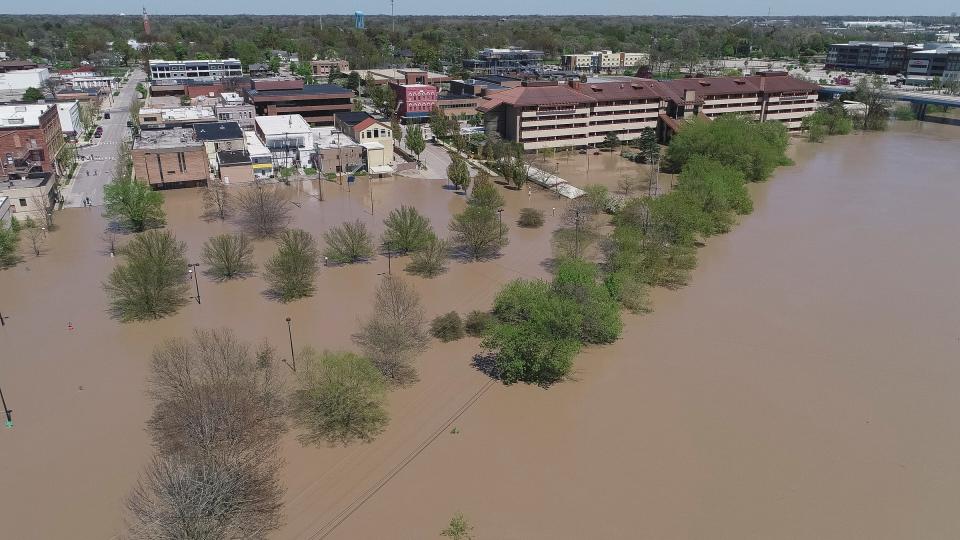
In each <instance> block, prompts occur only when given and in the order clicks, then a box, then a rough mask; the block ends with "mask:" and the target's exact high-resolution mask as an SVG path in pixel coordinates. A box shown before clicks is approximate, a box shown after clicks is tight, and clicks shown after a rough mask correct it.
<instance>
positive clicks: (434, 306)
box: [0, 123, 960, 539]
mask: <svg viewBox="0 0 960 540" xmlns="http://www.w3.org/2000/svg"><path fill="white" fill-rule="evenodd" d="M958 148H960V128H958V127H955V126H947V125H937V124H913V123H910V124H900V125H895V126H894V127H893V128H892V129H891V130H890V131H889V132H886V133H874V134H865V135H864V134H857V135H851V136H846V137H838V138H833V139H828V141H827V143H825V144H819V145H810V144H805V143H800V144H795V145H794V147H793V148H792V149H791V151H792V153H793V157H794V159H795V161H796V166H793V167H787V168H782V169H780V170H779V171H778V172H777V173H776V174H775V176H774V177H773V179H771V180H770V181H769V182H768V183H766V184H761V185H755V186H751V189H752V191H753V194H754V202H755V204H754V206H755V211H754V213H753V214H752V215H750V216H746V217H744V218H743V220H742V223H741V225H740V226H738V227H737V228H735V229H734V231H733V232H732V233H730V234H727V235H725V236H720V237H716V238H711V239H710V241H709V242H708V245H707V246H706V247H704V248H703V249H701V250H700V252H699V257H700V265H699V267H698V268H697V270H696V271H695V272H694V274H693V279H692V283H691V285H689V286H688V287H686V288H683V289H681V290H678V291H665V290H657V291H655V292H654V294H653V300H654V307H655V312H654V313H652V314H650V315H647V316H644V317H635V316H627V317H626V319H627V324H626V328H625V332H624V336H623V338H622V339H621V340H620V341H619V342H617V343H615V344H613V345H611V346H607V347H600V348H590V349H587V350H586V352H584V353H583V354H581V355H580V356H579V357H578V359H577V362H576V366H575V370H576V372H575V379H576V380H574V381H571V382H567V383H564V384H559V385H556V386H555V387H553V388H551V389H549V390H543V389H540V388H535V387H529V386H523V385H517V386H513V387H504V386H502V385H500V384H496V383H495V384H490V382H489V379H488V378H487V377H486V376H484V375H483V374H481V373H479V372H477V371H476V370H474V369H473V368H472V367H471V366H470V363H469V362H470V358H471V356H472V355H473V354H474V353H476V352H478V350H479V347H478V341H477V340H474V339H464V340H461V341H458V342H454V343H448V344H442V343H438V342H434V343H433V344H432V346H431V349H430V350H429V351H428V352H427V353H426V354H424V355H423V357H421V358H420V359H419V361H418V363H417V365H418V368H419V370H420V376H421V381H420V382H419V383H417V384H416V385H414V386H412V387H409V388H405V389H402V390H397V391H394V392H392V393H391V394H390V397H389V401H390V404H389V412H390V415H391V423H390V425H389V426H388V428H387V430H386V432H385V433H384V434H383V435H381V436H380V437H379V438H378V439H377V440H376V441H375V442H373V443H371V444H367V445H354V446H351V447H347V448H340V447H337V448H317V447H303V446H301V445H300V444H299V443H298V442H297V441H296V440H295V438H294V437H295V434H296V433H295V432H294V433H290V434H289V435H288V436H287V437H286V439H285V442H284V458H285V461H286V464H285V467H284V470H283V480H284V483H285V485H286V487H287V493H286V497H285V508H284V512H285V521H286V525H285V526H284V528H282V529H281V530H280V531H279V532H278V533H277V534H276V535H275V537H276V538H282V539H300V538H322V537H327V538H331V539H332V538H342V539H347V538H351V539H352V538H411V539H412V538H417V539H420V538H435V537H438V536H439V531H440V529H441V528H443V526H444V525H445V524H446V523H447V522H448V521H449V519H450V517H451V516H452V515H453V514H454V513H455V512H457V511H460V512H463V513H464V515H465V516H466V517H467V518H468V519H469V521H470V522H471V523H472V524H473V525H474V526H475V527H476V529H475V532H476V534H477V536H478V537H479V538H483V539H492V538H497V539H521V538H523V539H529V538H544V539H546V538H550V539H556V538H570V539H574V538H730V539H743V538H831V539H832V538H836V539H849V538H871V539H881V538H891V539H893V538H898V539H899V538H953V537H957V536H958V535H960V517H958V516H957V512H956V511H955V509H954V508H953V507H954V506H955V505H954V501H956V500H958V498H960V457H958V456H960V414H958V411H960V392H958V391H957V388H958V387H960V362H958V360H960V277H958V276H960V249H957V247H958V240H957V231H958V230H960V213H958V212H957V208H958V207H960V180H958V179H957V170H958V164H960V158H958V157H957V149H958ZM598 157H600V156H598ZM602 157H603V158H604V159H605V160H606V161H609V160H607V158H608V157H611V156H602ZM592 166H593V163H591V167H592ZM565 169H566V167H565V166H564V163H563V160H562V159H561V160H560V171H561V176H564V174H563V173H564V170H565ZM568 180H571V181H573V182H574V183H575V184H578V185H580V184H582V183H587V182H578V181H574V180H572V179H569V178H568ZM602 182H603V183H604V184H607V185H609V186H610V187H614V186H615V185H616V177H615V176H614V175H613V174H610V175H608V177H604V179H603V180H602ZM316 189H317V183H316V182H315V181H314V182H304V183H303V184H300V185H297V186H294V187H293V188H291V192H293V200H294V201H296V202H297V203H298V204H299V205H300V206H299V207H296V208H293V215H294V217H295V226H298V227H302V228H305V229H307V230H309V231H311V232H313V233H314V234H315V235H316V236H317V237H318V239H319V237H320V234H321V232H322V231H323V230H324V229H326V228H328V227H330V226H332V225H335V224H339V223H340V222H342V221H344V220H346V219H355V218H359V219H361V220H363V221H365V222H367V223H368V225H370V226H371V227H372V228H373V230H374V231H375V233H376V234H377V235H379V232H380V231H381V230H382V228H383V227H382V220H383V218H384V216H385V215H386V213H387V212H388V211H389V209H390V208H393V207H396V206H399V205H400V204H401V203H403V204H408V205H414V206H417V207H418V209H420V210H421V211H422V212H423V213H424V214H425V215H427V216H428V217H429V218H430V219H431V221H432V222H433V225H434V227H435V228H436V229H437V230H438V231H439V232H441V233H442V234H446V224H447V222H448V220H449V217H450V215H451V214H452V213H454V212H458V211H459V210H460V209H461V208H462V207H463V206H464V198H463V196H462V195H456V194H454V193H452V192H450V191H448V190H445V189H443V182H442V181H439V180H419V179H397V180H387V181H382V182H376V183H375V185H374V186H373V189H372V193H373V215H371V212H370V207H371V199H370V193H371V190H370V189H369V186H368V185H367V183H366V180H363V181H361V182H360V183H359V184H358V185H356V186H354V187H353V188H352V189H351V192H350V193H347V191H346V188H345V187H343V188H341V187H339V186H337V185H336V184H330V183H326V184H324V195H325V196H326V200H325V201H324V202H320V201H318V200H317V199H316V198H315V197H313V196H311V195H314V194H316ZM503 193H504V195H505V197H506V198H507V208H506V210H505V212H504V222H508V219H509V223H510V225H511V229H510V240H511V243H510V245H509V246H508V247H507V249H506V250H505V253H504V256H503V257H501V258H500V259H497V260H494V261H489V262H484V263H473V264H465V263H461V262H456V261H452V262H451V263H450V270H449V271H448V272H447V273H445V274H443V275H442V276H440V277H438V278H435V279H432V280H425V279H420V278H412V277H409V276H407V278H406V279H408V280H409V281H411V282H412V283H413V284H414V285H415V286H416V288H417V290H418V291H419V292H420V293H421V295H422V296H423V301H424V306H425V308H426V311H427V314H428V317H431V318H432V317H433V316H435V315H437V314H439V313H442V312H446V311H449V310H451V309H456V310H458V311H460V312H461V313H463V312H466V311H469V310H471V309H477V308H480V309H486V308H488V307H489V305H490V302H491V300H492V298H493V295H494V294H495V293H496V291H497V290H498V289H499V287H500V285H501V284H502V283H504V282H506V281H508V280H510V279H513V278H516V277H536V276H545V275H546V270H545V269H544V266H543V264H542V263H543V261H544V260H545V259H546V258H548V257H549V255H550V253H549V251H550V250H549V241H548V236H549V232H550V231H551V230H552V229H553V228H554V227H555V226H556V224H557V220H556V218H554V217H553V216H551V213H552V210H551V209H552V208H554V207H556V208H557V214H558V215H559V214H560V210H561V205H563V204H566V202H565V201H559V200H558V199H556V198H555V197H553V196H552V195H550V194H549V193H545V192H543V191H542V190H540V191H537V190H534V192H533V195H532V197H531V196H528V195H527V193H526V191H525V190H524V191H523V192H518V191H508V190H504V191H503ZM165 195H166V196H167V204H166V210H167V213H168V221H169V227H170V228H171V229H172V230H173V231H174V232H175V233H176V234H177V236H178V238H180V239H181V240H184V241H186V242H187V244H188V248H189V253H190V255H191V258H192V259H194V260H197V259H198V258H199V257H198V255H199V252H200V248H201V246H202V243H203V241H204V240H205V239H206V238H208V237H209V236H212V235H214V234H218V233H220V232H223V231H225V230H232V229H233V228H234V226H233V225H232V224H229V223H227V224H223V223H219V222H213V223H207V222H204V221H202V220H200V219H199V218H198V215H199V213H200V212H199V210H200V209H199V202H198V199H199V197H198V196H197V193H196V192H195V191H193V190H181V191H177V192H167V193H165ZM523 206H534V207H537V208H541V209H543V210H545V212H546V215H547V224H546V225H545V226H544V228H542V229H539V230H525V229H521V228H519V227H517V226H515V225H514V223H513V220H515V218H516V215H517V213H518V211H519V209H520V208H521V207H523ZM58 217H59V220H58V225H59V227H60V230H59V231H57V232H56V233H54V234H53V235H51V237H50V241H49V243H48V252H47V253H45V254H44V255H43V256H41V257H39V258H35V257H33V256H32V254H31V255H27V256H26V260H25V262H24V263H22V264H21V265H19V266H18V267H16V268H14V269H12V270H7V271H4V272H0V312H2V313H3V315H5V316H9V317H10V318H9V319H8V321H7V325H6V326H5V327H3V328H2V329H0V350H2V351H3V352H2V353H0V385H2V388H3V391H4V396H5V397H6V399H7V402H8V405H9V406H10V408H12V409H13V410H14V419H15V421H16V427H15V429H13V430H3V431H0V457H2V459H0V478H2V479H3V480H2V483H0V488H2V489H0V522H2V523H3V524H4V525H3V530H4V533H3V534H2V535H0V536H3V537H5V538H7V537H9V538H17V539H50V538H94V539H96V538H110V537H113V536H114V535H116V534H118V533H119V532H120V531H121V529H122V513H121V510H122V498H123V497H124V496H125V495H126V493H127V492H128V490H129V489H130V488H131V487H132V486H133V484H134V482H135V481H136V476H137V473H138V472H139V471H140V469H141V468H142V467H143V466H144V465H145V464H146V463H147V461H148V459H149V457H150V447H149V441H148V437H147V434H146V432H145V430H144V422H145V420H146V418H147V417H148V415H149V413H150V410H151V407H152V404H151V403H150V402H149V400H148V399H147V397H146V396H145V394H144V390H145V378H146V374H147V366H148V363H149V355H150V352H151V350H152V349H153V348H154V347H155V346H156V345H157V344H159V343H162V342H163V341H164V340H165V339H168V338H170V337H178V336H185V335H187V334H188V333H189V332H190V331H191V330H192V329H193V328H195V327H220V326H226V327H229V328H233V329H234V330H236V332H237V334H238V335H240V336H241V337H243V338H244V339H246V340H248V341H250V342H252V343H255V342H258V341H261V340H263V339H269V340H270V341H271V342H272V343H273V344H274V345H275V346H276V347H277V349H278V351H280V352H281V354H282V353H283V351H287V350H288V349H287V348H288V347H289V345H288V343H287V331H286V323H285V322H284V318H285V317H287V316H289V317H291V318H292V319H293V339H294V343H295V345H296V346H297V347H298V348H299V347H301V346H304V345H308V344H309V345H312V346H314V347H316V348H320V349H322V348H329V349H338V348H352V345H351V343H350V334H351V333H352V332H353V331H354V330H355V329H356V327H357V319H358V317H361V316H364V315H365V314H366V313H367V312H368V310H369V309H370V306H371V303H372V295H373V289H374V287H375V285H376V282H377V280H378V274H379V273H382V272H385V271H387V260H386V259H385V258H383V257H378V258H376V259H375V260H373V261H372V262H370V263H368V264H362V265H355V266H348V267H339V268H323V269H322V270H321V273H320V275H319V277H318V280H317V291H318V292H317V294H316V296H314V297H313V298H310V299H306V300H302V301H299V302H294V303H292V304H288V305H284V304H280V303H277V302H273V301H271V300H269V299H267V298H266V297H265V296H264V295H263V294H262V292H263V290H264V289H265V288H266V287H265V284H264V282H263V280H262V279H261V278H260V277H253V278H250V279H247V280H243V281H240V282H234V283H228V284H216V283H213V282H211V281H210V280H208V279H206V278H205V277H201V282H200V288H201V295H202V299H203V303H202V304H200V305H197V304H196V303H191V304H188V305H186V306H184V307H183V309H181V311H180V312H179V313H178V314H177V315H176V316H174V317H171V318H168V319H165V320H161V321H155V322H149V323H135V324H120V323H117V322H115V321H112V320H110V319H109V318H108V317H107V314H106V312H105V308H106V299H105V296H104V293H103V291H102V288H101V287H100V282H101V281H103V280H104V279H105V278H106V276H107V274H108V273H109V272H110V270H111V269H112V267H113V266H114V264H115V263H116V261H115V260H113V259H111V258H110V257H109V256H108V255H106V254H105V252H104V243H103V242H102V241H101V240H99V237H100V235H101V234H102V232H103V227H104V226H105V222H104V220H103V219H102V218H101V217H99V214H98V210H97V209H93V210H91V209H71V210H66V211H64V212H61V213H60V214H58ZM321 242H322V241H321ZM273 251H274V248H273V244H272V242H269V241H265V242H258V243H257V246H256V257H257V260H258V262H261V263H262V261H263V260H265V259H266V258H267V257H269V256H270V255H271V254H272V253H273ZM404 265H405V261H404V260H403V259H397V258H395V259H393V261H392V271H393V272H395V273H399V272H402V268H403V266H404ZM68 325H72V329H71V327H68ZM287 354H288V353H287ZM452 427H456V428H457V429H458V430H459V433H458V434H451V433H450V429H451V428H452Z"/></svg>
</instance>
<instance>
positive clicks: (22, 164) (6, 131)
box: [0, 105, 64, 178]
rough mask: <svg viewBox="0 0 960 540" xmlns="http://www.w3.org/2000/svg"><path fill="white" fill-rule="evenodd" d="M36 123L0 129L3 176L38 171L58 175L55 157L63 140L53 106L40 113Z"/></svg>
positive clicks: (23, 174) (56, 113)
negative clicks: (34, 124) (38, 120)
mask: <svg viewBox="0 0 960 540" xmlns="http://www.w3.org/2000/svg"><path fill="white" fill-rule="evenodd" d="M39 124H40V125H39V126H24V127H10V126H5V127H3V128H0V160H2V164H0V172H2V173H3V176H4V177H5V178H6V177H7V176H8V175H11V174H13V175H21V176H25V175H26V174H27V173H29V172H40V171H43V172H49V173H54V174H59V172H60V171H59V170H58V167H57V163H56V159H57V155H58V154H59V153H60V150H61V149H63V144H64V140H63V132H62V131H60V117H59V114H58V112H57V107H56V106H55V105H50V107H49V109H47V110H46V111H45V112H44V113H43V114H42V115H41V116H40V122H39Z"/></svg>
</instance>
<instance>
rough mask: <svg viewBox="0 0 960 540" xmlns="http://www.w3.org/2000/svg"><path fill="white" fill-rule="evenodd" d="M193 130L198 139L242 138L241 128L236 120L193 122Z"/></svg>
mask: <svg viewBox="0 0 960 540" xmlns="http://www.w3.org/2000/svg"><path fill="white" fill-rule="evenodd" d="M193 130H194V131H195V132H196V134H197V140H198V141H223V140H226V139H242V138H243V130H242V129H240V124H238V123H236V122H203V123H201V124H194V125H193Z"/></svg>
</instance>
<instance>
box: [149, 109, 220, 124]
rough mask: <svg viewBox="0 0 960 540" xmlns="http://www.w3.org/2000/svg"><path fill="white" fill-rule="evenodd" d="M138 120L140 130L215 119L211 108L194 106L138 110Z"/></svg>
mask: <svg viewBox="0 0 960 540" xmlns="http://www.w3.org/2000/svg"><path fill="white" fill-rule="evenodd" d="M139 119H140V127H142V128H151V127H157V128H168V127H174V126H192V125H193V124H196V123H197V122H213V121H214V120H216V119H217V117H216V115H215V114H214V112H213V108H212V107H202V106H196V107H167V108H159V109H158V108H146V109H140V115H139Z"/></svg>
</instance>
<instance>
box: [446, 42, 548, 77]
mask: <svg viewBox="0 0 960 540" xmlns="http://www.w3.org/2000/svg"><path fill="white" fill-rule="evenodd" d="M542 63H543V51H535V50H531V49H521V48H519V47H508V48H506V49H496V48H492V49H483V50H482V51H480V52H479V53H478V54H477V58H473V59H469V60H464V61H463V67H464V68H466V69H469V70H470V71H472V72H474V73H493V74H495V73H501V72H504V71H523V70H526V69H536V68H539V67H540V65H541V64H542Z"/></svg>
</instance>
